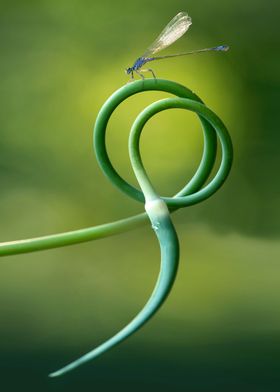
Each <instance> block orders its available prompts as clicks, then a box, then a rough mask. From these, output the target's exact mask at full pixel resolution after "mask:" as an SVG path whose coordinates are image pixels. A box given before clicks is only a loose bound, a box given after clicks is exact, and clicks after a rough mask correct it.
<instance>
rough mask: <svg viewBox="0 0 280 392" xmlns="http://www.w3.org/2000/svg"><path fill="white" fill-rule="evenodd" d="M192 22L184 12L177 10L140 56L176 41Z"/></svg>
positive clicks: (155, 51) (146, 55) (157, 50)
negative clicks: (177, 12)
mask: <svg viewBox="0 0 280 392" xmlns="http://www.w3.org/2000/svg"><path fill="white" fill-rule="evenodd" d="M191 24H192V20H191V18H190V17H189V16H188V14H187V13H186V12H179V14H177V15H176V16H174V18H173V19H172V20H171V21H170V22H169V23H168V25H167V26H166V27H165V28H164V29H163V30H162V32H161V33H160V35H159V36H158V37H157V39H156V40H155V41H154V42H153V43H152V45H150V46H149V47H148V49H147V50H146V52H145V53H144V54H143V56H142V57H148V56H149V55H151V54H153V53H157V52H159V51H160V50H162V49H164V48H167V46H169V45H171V44H173V42H175V41H177V39H179V38H180V37H182V35H183V34H185V32H186V31H187V30H188V28H189V27H190V25H191Z"/></svg>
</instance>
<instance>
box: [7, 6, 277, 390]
mask: <svg viewBox="0 0 280 392" xmlns="http://www.w3.org/2000/svg"><path fill="white" fill-rule="evenodd" d="M181 10H186V11H188V12H189V13H190V15H191V16H192V19H193V25H192V27H191V28H190V31H189V32H188V34H187V35H186V36H184V37H183V38H182V39H181V40H180V41H178V42H177V43H176V44H174V46H173V47H172V48H170V49H168V50H166V52H165V54H168V53H175V52H180V51H185V50H192V49H196V48H202V47H208V46H215V45H219V44H224V43H226V44H229V45H230V47H231V49H230V51H229V52H227V53H208V54H201V55H196V56H192V57H185V58H184V57H182V58H178V59H167V60H164V61H161V62H156V63H155V64H154V65H153V69H154V71H155V73H156V75H157V76H158V77H162V78H166V79H170V80H174V81H176V82H179V83H181V84H183V85H186V86H187V87H189V88H190V89H192V90H193V91H194V92H196V93H197V94H198V95H199V96H200V97H201V98H202V99H203V100H204V101H205V102H206V104H207V105H208V106H209V107H210V108H211V109H212V110H214V111H215V112H216V113H217V114H218V115H219V116H220V117H221V118H222V119H223V121H224V122H225V124H226V125H227V127H228V129H229V132H230V134H231V136H232V139H233V143H234V150H235V161H234V166H233V169H232V173H231V175H230V177H229V179H228V180H227V182H226V184H225V185H224V186H223V188H222V189H221V190H220V191H219V192H218V193H217V194H215V195H214V196H213V197H212V198H211V199H209V200H207V201H206V202H204V203H202V204H200V205H197V206H194V207H190V208H188V209H185V210H181V211H179V212H177V213H176V214H174V223H175V225H176V227H177V229H178V234H179V238H180V241H181V264H180V269H179V273H178V279H177V282H176V284H175V287H174V290H173V291H172V294H171V296H170V297H169V299H168V301H167V303H166V304H165V305H164V307H163V308H162V309H161V311H160V312H159V314H158V315H157V316H156V317H155V318H154V319H153V320H152V321H151V322H150V323H149V324H148V325H147V326H146V327H145V328H144V329H143V330H141V331H140V332H139V333H137V334H136V335H135V336H134V337H132V338H130V339H129V340H128V341H127V342H125V343H124V344H123V345H121V346H119V347H118V348H116V349H114V350H112V351H111V352H110V353H108V354H106V355H104V356H103V357H100V358H99V359H98V360H96V361H95V362H92V363H90V364H89V365H87V366H85V367H84V368H82V369H80V370H77V371H76V372H75V373H73V374H72V375H69V376H67V378H65V379H64V380H57V381H56V380H51V381H48V380H47V378H46V375H47V374H48V372H49V371H52V370H55V369H56V367H60V366H62V365H64V364H65V363H67V362H68V361H70V360H72V359H74V358H76V357H78V356H79V355H80V354H82V353H84V352H86V351H87V350H89V349H91V348H93V347H94V346H96V345H98V344H99V343H101V342H102V341H104V340H105V339H106V338H108V337H110V336H111V335H113V334H114V333H115V332H116V331H118V330H119V329H120V328H121V327H122V326H124V325H125V324H126V323H127V322H128V321H129V320H130V319H131V318H132V317H133V316H134V315H135V314H136V313H137V312H138V311H139V309H140V308H141V307H142V305H143V304H144V303H145V301H146V299H147V298H148V296H149V293H150V292H151V290H152V287H153V284H154V282H155V280H156V275H157V272H158V268H159V250H158V245H157V241H156V239H155V237H154V234H153V232H152V230H151V229H150V228H149V227H148V226H147V227H145V228H141V229H138V230H135V231H133V232H130V233H125V234H122V235H119V236H117V237H114V238H108V239H105V240H101V241H98V242H92V243H87V244H83V245H76V246H72V247H68V248H61V249H57V250H50V251H45V252H39V253H34V254H27V255H19V256H11V257H5V258H2V259H1V263H0V314H1V322H0V348H1V352H0V373H1V379H2V383H3V385H5V389H3V390H5V391H6V390H7V391H8V390H9V391H18V390H29V391H31V390H32V391H33V390H34V391H52V390H63V391H64V390H65V391H66V390H67V391H72V390H73V391H74V390H75V391H78V390H86V388H87V389H89V390H98V391H112V390H120V391H138V390H139V391H143V390H146V391H157V390H161V391H171V390H172V391H177V390H178V391H210V390H211V391H212V390H213V391H231V390H232V391H236V390H247V391H248V390H252V391H274V390H275V391H277V390H279V387H280V380H279V376H278V374H279V367H278V365H279V354H280V349H279V347H280V346H279V344H280V332H279V329H280V315H279V299H280V294H279V281H280V275H279V272H280V265H279V248H280V246H279V241H278V240H279V180H278V178H279V174H278V172H279V152H278V149H279V125H278V122H277V110H278V106H277V105H278V104H279V66H280V58H279V52H278V51H277V50H276V48H277V45H279V31H278V25H277V24H278V19H277V11H278V12H279V5H278V3H277V2H275V1H272V2H264V1H261V0H257V1H254V2H253V1H252V0H248V1H247V2H244V1H227V2H225V1H222V0H218V1H209V0H207V1H203V2H197V1H194V0H190V1H188V2H185V1H178V0H175V1H172V2H163V1H158V0H156V1H145V0H142V1H141V3H140V2H128V1H113V0H103V1H86V0H80V1H54V0H51V1H50V0H49V1H20V0H17V1H12V2H11V1H1V2H0V56H1V58H0V103H1V105H0V132H1V139H0V140H1V141H0V176H1V178H0V179H1V192H0V217H1V224H0V234H1V241H9V240H15V239H22V238H28V237H33V236H38V235H44V234H50V233H56V232H62V231H67V230H73V229H78V228H82V227H88V226H93V225H97V224H101V223H105V222H109V221H112V220H116V219H119V218H123V217H126V216H129V215H133V214H135V213H139V212H141V211H142V210H143V206H142V205H141V204H138V203H137V202H135V201H133V200H130V199H128V198H127V197H126V196H125V195H123V194H122V193H120V192H119V191H118V190H117V189H115V188H114V187H113V186H112V185H111V184H110V183H109V182H108V180H107V179H106V178H105V177H104V176H103V174H102V173H101V171H100V170H99V167H98V165H97V163H96V160H95V157H94V155H93V152H92V129H93V125H94V121H95V118H96V115H97V113H98V111H99V109H100V107H101V106H102V104H103V102H104V101H105V100H106V99H107V98H108V97H109V96H110V94H112V93H113V92H114V91H115V90H116V89H118V88H119V87H120V86H122V85H123V84H125V83H126V81H127V76H126V75H125V74H124V69H125V67H127V66H131V65H132V63H133V61H134V60H135V59H136V58H137V57H138V56H139V55H141V54H142V52H143V51H144V50H145V48H146V47H147V46H148V45H149V44H150V43H151V41H152V40H153V39H154V38H156V36H157V34H158V33H159V32H160V30H161V29H162V28H163V27H164V25H165V24H166V23H167V22H168V21H169V20H170V19H171V18H172V17H173V16H174V15H175V14H176V13H177V12H179V11H181ZM164 96H166V95H165V94H162V93H146V94H142V95H140V96H139V95H138V96H137V97H133V98H131V99H130V100H129V101H128V102H126V103H124V104H122V105H121V107H120V108H119V109H118V111H117V112H116V113H115V114H114V115H113V118H112V121H111V123H110V127H109V129H108V146H109V151H110V154H111V156H112V159H113V162H114V164H115V165H116V167H117V168H118V170H119V171H120V173H121V174H122V175H123V176H124V177H125V178H126V179H128V180H130V181H131V182H133V183H134V184H136V182H135V180H134V177H133V174H132V171H131V168H130V165H129V160H128V157H127V137H128V133H129V128H130V126H131V124H132V122H133V120H134V118H135V116H136V115H137V114H138V113H139V111H141V110H142V109H143V108H144V107H145V106H146V105H147V104H149V103H151V102H153V101H154V100H155V99H159V98H161V97H164ZM142 150H143V159H144V161H145V164H146V167H147V170H148V172H149V173H150V175H151V178H152V180H153V182H154V184H155V185H156V187H157V189H158V190H159V192H160V193H161V194H162V195H172V194H174V193H176V191H178V190H179V188H181V187H182V186H183V185H184V183H185V182H186V181H187V180H188V179H190V178H191V176H192V173H193V172H194V171H195V168H196V167H197V164H198V163H199V160H200V156H201V151H202V135H201V131H200V128H199V124H198V121H197V120H196V118H195V116H194V115H191V114H188V113H185V112H182V111H178V110H173V111H168V112H165V113H162V114H160V115H158V116H157V117H155V118H153V119H152V120H151V121H150V122H149V124H148V126H147V127H146V128H145V132H144V135H143V141H142ZM277 362H278V363H277ZM277 368H278V370H277ZM242 388H244V389H242Z"/></svg>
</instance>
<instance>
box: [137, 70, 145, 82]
mask: <svg viewBox="0 0 280 392" xmlns="http://www.w3.org/2000/svg"><path fill="white" fill-rule="evenodd" d="M141 71H144V69H142V70H141ZM135 72H136V73H137V75H139V76H141V78H142V80H145V77H144V75H142V74H141V72H139V71H135Z"/></svg>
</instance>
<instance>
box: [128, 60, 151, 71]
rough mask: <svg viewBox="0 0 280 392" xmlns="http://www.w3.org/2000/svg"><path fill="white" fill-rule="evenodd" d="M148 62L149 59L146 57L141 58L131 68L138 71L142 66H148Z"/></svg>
mask: <svg viewBox="0 0 280 392" xmlns="http://www.w3.org/2000/svg"><path fill="white" fill-rule="evenodd" d="M147 61H148V59H146V58H145V57H139V58H138V59H137V60H136V61H135V63H134V64H133V66H132V67H131V68H132V69H133V71H137V70H138V69H140V68H141V67H142V65H144V64H146V62H147Z"/></svg>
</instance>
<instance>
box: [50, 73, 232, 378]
mask: <svg viewBox="0 0 280 392" xmlns="http://www.w3.org/2000/svg"><path fill="white" fill-rule="evenodd" d="M163 82H164V83H163ZM165 82H166V81H161V80H160V81H158V80H157V81H153V84H151V82H150V81H147V82H145V83H142V82H141V86H142V89H143V86H147V85H149V86H150V85H151V86H152V87H155V86H156V87H157V88H159V87H160V86H161V85H162V84H164V85H165ZM169 83H170V82H168V85H169ZM135 85H136V86H139V87H140V84H139V83H137V82H136V83H133V84H132V85H130V86H132V87H128V86H125V87H124V88H123V89H121V90H119V91H118V92H117V93H116V94H114V95H113V96H112V97H111V98H110V99H109V100H108V101H107V102H106V104H105V105H104V107H103V108H102V109H101V111H100V113H99V116H98V118H97V121H96V127H95V151H96V155H97V158H98V161H99V164H100V166H101V168H102V169H103V171H104V173H105V174H106V175H107V176H108V177H109V179H110V180H111V181H112V182H113V183H115V185H117V186H118V187H119V188H120V189H122V190H123V191H124V192H125V193H126V194H128V195H129V196H131V197H133V198H135V199H137V200H140V201H142V199H143V196H144V199H145V209H146V212H147V214H148V216H149V218H150V221H151V224H152V228H153V229H154V231H155V234H156V236H157V239H158V241H159V245H160V251H161V264H160V272H159V276H158V280H157V283H156V285H155V288H154V290H153V292H152V294H151V296H150V298H149V300H148V301H147V303H146V305H145V306H144V307H143V309H142V310H141V311H140V312H139V313H138V314H137V316H136V317H135V318H134V319H133V320H132V321H131V322H130V323H129V324H128V325H127V326H126V327H124V328H123V329H122V330H121V331H119V332H118V333H117V334H116V335H114V336H113V337H112V338H110V339H108V340H107V341H106V342H104V343H103V344H101V345H100V346H98V347H96V348H95V349H93V350H91V351H90V352H89V353H87V354H85V355H83V356H82V357H80V358H79V359H77V360H75V361H73V362H71V363H70V364H68V365H66V366H64V367H63V368H61V369H60V370H58V371H56V372H53V373H51V374H50V377H57V376H61V375H63V374H65V373H67V372H69V371H72V370H73V369H75V368H77V367H78V366H80V365H82V364H84V363H86V362H88V361H90V360H92V359H94V358H96V357H97V356H99V355H101V354H102V353H104V352H106V351H108V350H109V349H111V348H112V347H114V346H116V345H117V344H119V343H120V342H122V341H123V340H125V339H127V338H128V337H129V336H130V335H132V334H133V333H134V332H136V331H137V330H138V329H139V328H141V327H142V326H143V325H144V324H145V323H146V322H147V321H148V320H149V319H150V318H151V317H152V316H153V315H154V314H155V313H156V311H157V310H158V309H159V308H160V306H161V305H162V304H163V302H164V301H165V299H166V298H167V296H168V294H169V292H170V290H171V288H172V286H173V283H174V281H175V277H176V273H177V268H178V261H179V241H178V237H177V233H176V230H175V228H174V226H173V223H172V221H171V219H170V214H169V210H168V207H167V205H168V206H170V207H171V209H172V210H175V209H177V208H180V207H182V206H186V205H191V204H195V203H197V202H199V201H201V200H203V199H205V198H207V197H209V196H210V195H211V194H213V193H214V192H215V191H216V190H217V189H218V188H219V187H220V186H221V185H222V183H223V182H224V180H225V178H226V176H227V174H228V172H229V170H230V166H231V159H232V146H231V141H230V138H229V136H228V133H227V131H226V128H225V126H224V125H223V123H222V122H221V121H220V120H219V118H218V117H217V116H216V115H215V114H214V113H213V112H211V111H210V110H209V109H207V108H206V107H205V106H204V105H203V104H202V103H201V102H197V101H193V100H191V99H187V98H181V97H180V98H167V99H164V100H161V101H158V102H155V103H154V104H152V105H150V106H148V107H147V108H146V109H145V110H144V111H143V112H142V113H140V114H139V116H138V117H137V118H136V120H135V122H134V124H133V126H132V128H131V132H130V136H129V156H130V161H131V165H132V168H133V170H134V173H135V176H136V178H137V180H138V183H139V185H140V188H141V191H142V192H140V191H139V190H137V189H136V188H134V187H132V186H131V185H130V184H128V183H127V182H126V181H125V180H123V179H122V178H121V177H120V176H119V174H118V173H117V172H116V170H115V169H114V168H113V166H112V164H111V162H110V160H109V157H108V154H107V151H106V145H105V131H106V127H107V123H108V120H109V117H110V115H111V114H112V113H113V111H114V110H115V108H116V107H117V106H118V104H119V100H120V98H121V100H122V99H123V96H122V95H125V97H126V98H127V97H128V96H130V95H132V94H133V93H135V89H134V88H135ZM108 107H109V109H108ZM170 108H184V109H188V110H192V111H194V112H196V113H197V114H198V115H199V116H200V117H201V121H202V123H203V126H204V131H205V135H206V138H207V136H208V135H212V129H214V130H215V131H216V133H217V135H218V137H219V139H220V141H221V146H222V162H221V166H220V168H219V170H218V173H217V174H216V176H215V177H214V178H213V180H212V181H210V183H209V184H208V185H206V186H205V187H204V188H203V189H200V188H201V186H202V185H203V183H204V182H205V180H206V178H205V177H203V174H205V173H207V177H208V175H209V174H210V171H209V167H208V170H206V169H207V166H206V167H203V165H202V164H201V165H200V167H199V170H200V171H199V170H198V172H199V174H197V173H196V176H197V177H196V180H195V181H193V182H192V186H186V187H185V188H184V189H183V190H182V191H181V192H180V193H179V195H177V196H175V197H174V198H163V197H160V196H159V195H158V194H157V192H156V191H155V189H154V187H153V185H152V183H151V181H150V180H149V178H148V175H147V173H146V171H145V168H144V165H143V162H142V159H141V154H140V147H139V146H140V136H141V133H142V130H143V127H144V125H145V124H146V122H147V121H148V119H149V118H151V117H152V116H153V115H154V114H156V113H158V112H160V111H163V110H166V109H170ZM106 116H107V118H106ZM205 121H206V123H205ZM205 129H206V130H205ZM212 148H213V149H214V150H215V153H216V144H212ZM204 153H207V151H206V152H205V151H204ZM213 155H215V154H213ZM210 156H211V154H210ZM212 163H213V162H212V161H210V164H211V169H212ZM201 167H202V169H203V170H202V169H201ZM202 179H203V180H202ZM191 190H192V191H193V192H194V193H191Z"/></svg>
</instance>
